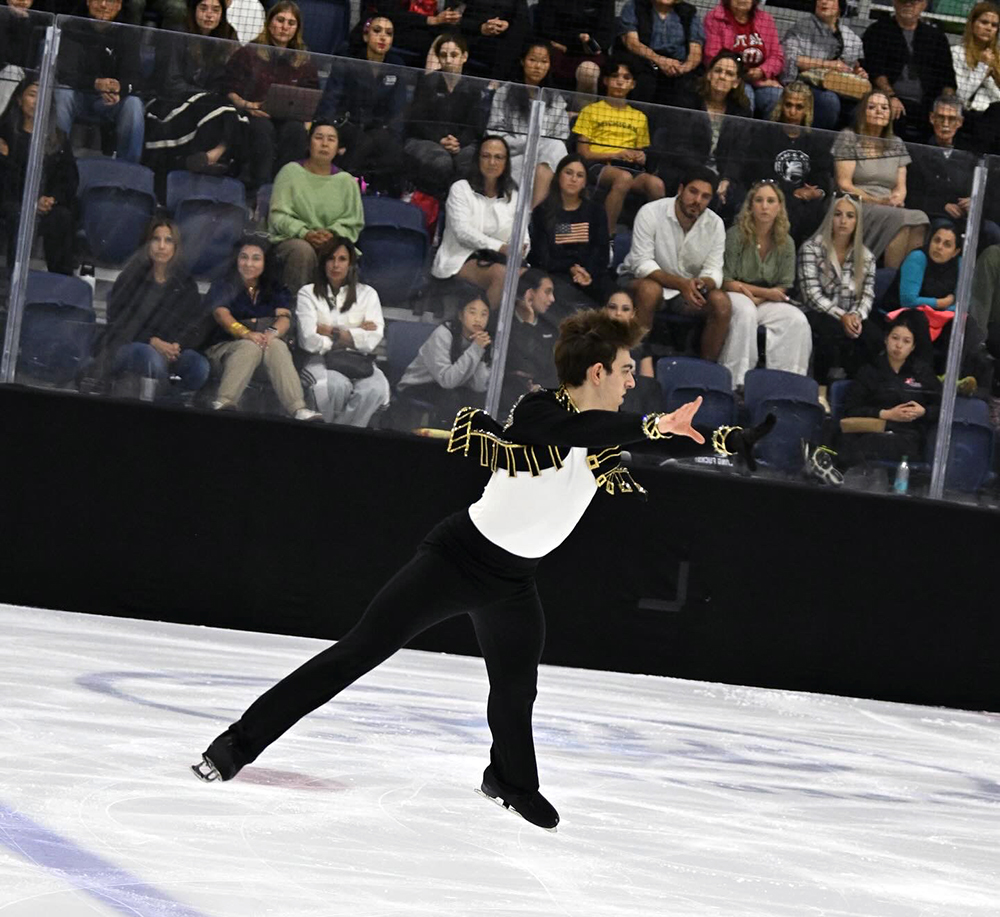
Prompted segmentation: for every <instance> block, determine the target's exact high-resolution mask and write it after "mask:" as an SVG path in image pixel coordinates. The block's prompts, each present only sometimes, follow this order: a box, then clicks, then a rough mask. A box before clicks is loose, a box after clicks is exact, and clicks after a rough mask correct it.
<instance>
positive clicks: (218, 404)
mask: <svg viewBox="0 0 1000 917" xmlns="http://www.w3.org/2000/svg"><path fill="white" fill-rule="evenodd" d="M228 407H230V404H229V402H228V401H213V402H212V410H213V411H223V410H225V409H226V408H228Z"/></svg>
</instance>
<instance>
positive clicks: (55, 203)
mask: <svg viewBox="0 0 1000 917" xmlns="http://www.w3.org/2000/svg"><path fill="white" fill-rule="evenodd" d="M37 99H38V77H37V76H35V75H30V76H26V77H25V78H24V79H23V80H21V82H20V83H18V85H17V88H16V89H15V90H14V94H13V95H12V96H11V98H10V102H9V103H8V104H7V108H6V110H5V111H4V113H3V115H2V116H0V181H2V187H3V193H2V204H0V209H2V219H3V223H4V228H5V230H6V233H7V270H8V271H11V270H13V267H14V252H15V248H16V246H17V227H18V223H19V222H20V219H21V197H22V195H23V193H24V180H25V177H26V176H27V173H28V150H29V147H30V146H31V136H32V133H33V131H34V126H35V103H36V101H37ZM79 182H80V176H79V174H78V172H77V169H76V160H75V159H74V158H73V153H72V151H71V149H70V146H69V143H68V142H67V139H66V136H65V134H63V133H62V132H61V131H60V130H59V129H58V128H56V129H54V130H53V131H52V133H51V134H50V136H49V137H48V139H47V141H46V147H45V159H44V161H43V165H42V184H41V188H40V189H39V190H40V194H39V197H38V204H37V211H38V229H39V232H40V233H41V235H42V242H43V244H44V246H45V264H46V267H47V268H48V269H49V271H50V272H52V273H54V274H72V273H73V270H74V269H75V268H76V260H75V257H74V255H73V219H74V208H75V205H76V190H77V186H78V185H79Z"/></svg>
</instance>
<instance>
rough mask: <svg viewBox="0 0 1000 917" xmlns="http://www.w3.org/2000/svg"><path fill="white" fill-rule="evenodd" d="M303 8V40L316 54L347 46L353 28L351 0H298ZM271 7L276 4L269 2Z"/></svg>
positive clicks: (333, 52) (335, 51) (333, 51)
mask: <svg viewBox="0 0 1000 917" xmlns="http://www.w3.org/2000/svg"><path fill="white" fill-rule="evenodd" d="M297 2H298V6H299V9H300V10H302V40H303V41H304V42H305V43H306V47H307V48H308V49H309V50H310V51H312V52H314V53H316V54H336V53H338V51H339V50H340V49H341V48H346V46H347V37H348V34H349V33H350V30H351V4H350V0H297ZM266 5H267V7H268V8H270V7H271V6H273V5H274V4H273V3H272V2H268V3H267V4H266Z"/></svg>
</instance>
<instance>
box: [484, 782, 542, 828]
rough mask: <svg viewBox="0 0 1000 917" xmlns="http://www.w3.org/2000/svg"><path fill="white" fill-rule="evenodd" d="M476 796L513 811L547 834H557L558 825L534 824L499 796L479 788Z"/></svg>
mask: <svg viewBox="0 0 1000 917" xmlns="http://www.w3.org/2000/svg"><path fill="white" fill-rule="evenodd" d="M476 794H477V795H478V796H482V797H483V799H488V800H489V801H490V802H493V803H496V804H497V805H498V806H500V808H501V809H506V810H507V811H508V812H513V813H514V814H515V815H516V816H517V817H518V818H520V819H521V821H527V822H528V824H529V825H531V826H532V827H534V828H540V829H541V830H542V831H548V832H549V834H558V833H559V827H558V825H557V826H556V827H555V828H542V826H541V825H536V824H535V823H534V822H533V821H528V819H526V818H525V817H524V816H523V815H522V814H521V813H520V812H518V811H517V809H515V808H514V807H513V806H512V805H509V804H508V803H506V802H504V801H503V800H502V799H501V798H500V797H499V796H490V794H489V793H484V792H483V791H482V790H481V789H477V790H476Z"/></svg>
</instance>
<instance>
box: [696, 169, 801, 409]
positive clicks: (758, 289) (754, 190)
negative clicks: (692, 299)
mask: <svg viewBox="0 0 1000 917" xmlns="http://www.w3.org/2000/svg"><path fill="white" fill-rule="evenodd" d="M788 228H789V227H788V213H787V212H786V210H785V195H784V194H783V193H782V191H781V188H779V187H778V185H777V183H776V182H775V181H773V180H772V179H767V180H765V181H759V182H756V183H754V184H753V185H751V186H750V190H749V191H748V192H747V196H746V198H745V199H744V201H743V206H742V207H740V212H739V213H738V214H737V216H736V222H735V224H734V225H733V226H732V227H731V228H730V229H729V231H728V232H727V233H726V253H725V261H724V262H723V269H722V292H720V291H718V290H715V291H713V292H711V293H709V298H716V297H721V296H722V295H725V296H727V297H728V298H729V305H730V309H731V316H732V317H731V318H730V322H729V334H728V336H727V338H726V343H725V346H724V347H723V348H722V353H721V354H720V355H719V362H720V363H722V364H723V365H724V366H725V367H726V368H727V369H728V370H729V371H730V373H732V376H733V387H734V388H737V389H738V388H740V387H741V386H742V385H743V377H744V376H745V375H746V373H747V370H750V369H753V368H754V367H755V366H756V365H757V361H758V359H759V354H758V352H757V327H758V326H763V327H764V328H765V329H766V332H767V338H766V350H765V353H766V359H767V366H768V369H781V370H784V371H785V372H790V373H798V374H799V375H800V376H804V375H805V374H806V372H807V371H808V369H809V354H810V352H811V351H812V335H811V334H810V332H809V322H808V321H807V320H806V317H805V314H804V313H803V312H802V310H801V309H800V308H799V307H798V306H796V305H794V304H792V302H791V301H790V299H789V296H788V292H789V290H791V288H792V285H793V284H794V283H795V243H794V242H793V241H792V237H791V235H790V234H789V231H788Z"/></svg>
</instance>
